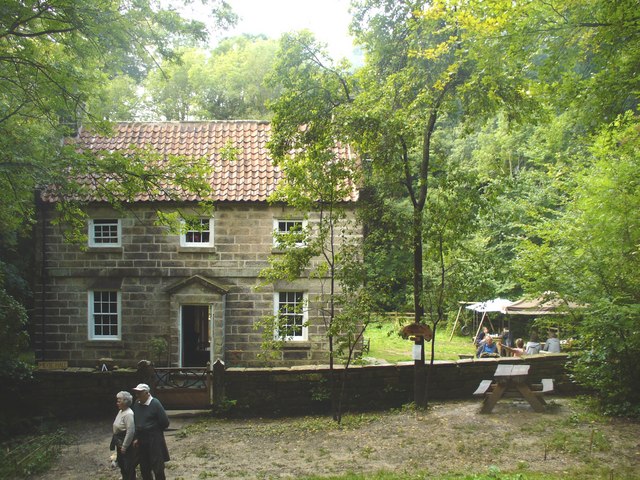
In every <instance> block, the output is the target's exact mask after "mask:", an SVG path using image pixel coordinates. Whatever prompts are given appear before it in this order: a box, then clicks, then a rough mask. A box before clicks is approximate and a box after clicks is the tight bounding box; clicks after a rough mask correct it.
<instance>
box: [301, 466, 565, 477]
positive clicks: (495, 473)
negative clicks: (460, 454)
mask: <svg viewBox="0 0 640 480" xmlns="http://www.w3.org/2000/svg"><path fill="white" fill-rule="evenodd" d="M426 479H432V480H565V479H566V477H565V476H561V475H549V474H541V473H526V474H524V473H502V472H501V471H500V470H499V469H498V468H496V467H489V468H488V469H487V473H480V474H450V475H441V476H432V475H429V474H427V473H422V472H414V473H392V472H379V473H374V474H366V475H362V474H355V473H346V474H344V475H339V476H332V477H316V476H313V477H303V478H300V479H299V480H426Z"/></svg>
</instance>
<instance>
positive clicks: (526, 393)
mask: <svg viewBox="0 0 640 480" xmlns="http://www.w3.org/2000/svg"><path fill="white" fill-rule="evenodd" d="M529 367H530V365H507V364H500V365H498V368H496V371H495V373H494V374H493V381H491V380H483V381H482V382H481V383H480V386H479V387H478V389H477V390H476V391H475V393H474V394H475V395H484V401H483V403H482V408H481V410H480V413H491V412H492V411H493V407H495V406H496V403H498V400H500V399H501V398H502V397H503V396H504V394H505V393H507V392H517V393H518V394H520V396H522V397H523V398H524V399H525V400H526V401H527V402H529V405H531V407H533V409H534V410H535V411H536V412H539V413H541V412H544V409H545V408H544V406H545V404H546V402H545V401H544V398H542V394H543V393H548V392H550V391H553V380H551V379H545V380H543V383H542V386H541V387H540V390H537V391H534V390H532V389H531V387H530V385H529V384H528V382H527V379H528V376H529Z"/></svg>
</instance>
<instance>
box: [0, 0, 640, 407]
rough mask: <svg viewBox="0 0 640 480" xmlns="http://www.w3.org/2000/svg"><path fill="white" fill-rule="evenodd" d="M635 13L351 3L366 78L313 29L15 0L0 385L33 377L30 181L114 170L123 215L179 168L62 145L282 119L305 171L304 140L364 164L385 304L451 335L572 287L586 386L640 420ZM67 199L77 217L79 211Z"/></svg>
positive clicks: (278, 132) (638, 33) (0, 176)
mask: <svg viewBox="0 0 640 480" xmlns="http://www.w3.org/2000/svg"><path fill="white" fill-rule="evenodd" d="M204 3H207V4H208V6H209V9H210V12H211V18H213V19H215V20H216V22H217V23H216V24H217V25H218V27H219V28H220V29H223V28H226V26H228V25H230V24H233V22H234V21H235V16H234V14H233V12H232V11H231V9H230V8H229V5H228V4H227V3H226V2H224V1H223V0H215V1H209V2H204ZM639 6H640V5H639V3H638V1H637V0H616V1H609V0H571V1H567V0H564V1H557V2H556V1H553V0H551V1H542V0H525V1H522V2H513V1H511V0H508V1H507V0H495V1H493V2H483V1H480V0H449V1H444V0H432V1H424V0H403V1H397V0H388V1H387V0H355V1H353V2H352V7H351V12H352V15H353V21H352V25H351V32H352V34H353V36H354V38H355V41H356V43H357V45H358V46H359V47H360V48H361V49H362V51H363V52H364V55H365V57H364V62H363V64H362V65H358V66H353V65H351V64H350V63H349V62H348V60H345V59H331V58H330V57H329V55H328V54H327V51H326V49H325V48H323V45H322V44H320V43H319V42H317V41H316V39H315V38H314V37H313V35H312V34H311V33H310V32H304V31H303V32H291V33H288V34H285V35H283V36H282V38H280V39H269V38H265V37H263V36H248V35H245V36H241V37H235V38H229V39H227V40H225V41H223V42H221V43H220V44H219V45H218V46H217V47H216V48H214V49H209V48H206V39H207V32H206V29H205V26H204V24H203V23H201V22H199V21H193V20H186V19H184V18H182V17H181V16H180V15H179V14H178V13H177V12H176V11H173V10H169V9H166V8H165V9H163V8H160V7H159V6H158V5H157V4H156V2H153V1H151V0H142V1H137V2H126V1H115V2H114V1H109V2H101V1H98V2H96V1H94V0H76V1H74V2H68V1H65V0H30V1H24V2H13V3H9V4H7V5H5V6H3V8H2V9H1V10H0V53H1V55H0V96H1V98H2V101H1V102H0V151H1V152H2V154H1V155H2V157H1V159H0V304H1V305H2V308H1V309H0V362H1V371H2V373H1V375H2V376H3V377H4V378H12V379H16V378H17V379H19V378H24V377H26V376H28V375H29V372H30V369H31V365H30V364H29V362H28V361H25V360H24V358H25V357H24V356H21V355H22V354H23V353H24V351H25V350H28V349H29V339H28V328H27V326H28V315H29V310H30V309H31V308H32V304H33V299H32V291H31V286H32V285H33V280H34V278H35V276H36V275H37V272H35V271H34V258H33V242H32V240H31V238H32V237H31V236H32V228H33V225H34V221H35V211H36V206H37V205H36V203H37V200H36V198H37V194H36V192H37V189H38V188H39V187H41V186H42V185H47V184H56V185H58V188H59V189H60V192H61V194H64V193H78V192H79V188H80V187H79V186H78V185H77V184H75V183H74V182H73V178H77V177H78V176H79V175H82V174H85V173H87V172H99V173H103V174H105V175H107V174H108V175H117V176H118V177H119V178H120V179H121V182H120V183H119V184H118V185H117V186H114V185H106V184H105V185H102V186H101V188H103V190H102V192H103V193H104V194H105V195H107V196H108V197H109V198H111V199H112V200H113V202H114V203H117V204H118V205H119V206H124V205H126V200H127V198H131V197H132V196H133V194H134V193H135V192H137V191H139V190H140V189H146V190H149V191H153V189H154V188H157V187H155V185H157V184H158V183H160V182H157V181H156V180H157V178H158V177H160V176H163V175H166V171H162V170H154V169H153V167H152V166H150V165H149V164H148V163H145V162H144V158H142V159H138V160H136V159H132V158H125V157H122V156H118V155H116V154H114V155H106V156H102V157H100V158H95V157H91V156H87V155H84V154H81V153H79V152H76V151H74V150H73V149H71V148H69V147H68V146H66V145H65V144H64V143H63V142H61V139H63V138H65V137H67V136H70V135H73V133H74V132H75V131H76V129H77V128H79V127H82V128H93V129H98V130H103V131H106V130H107V129H108V127H109V122H112V121H127V120H206V119H248V118H258V119H267V120H272V122H273V131H274V139H273V142H272V152H273V155H274V158H276V160H277V161H280V162H282V165H283V166H284V167H285V168H288V169H291V170H292V171H293V167H294V166H295V165H291V164H288V163H287V162H288V161H290V160H291V159H289V158H287V157H286V155H284V154H283V152H285V150H286V148H288V147H291V146H303V147H305V148H306V149H307V150H308V151H311V152H323V151H326V147H327V145H328V142H329V141H331V142H333V141H335V139H339V140H341V141H345V142H348V143H349V144H350V145H352V146H353V147H354V148H356V149H357V151H358V152H359V153H360V158H361V159H362V165H363V169H362V171H363V174H364V175H363V178H360V179H358V180H359V181H361V182H362V185H363V187H364V188H363V189H362V194H361V197H362V200H361V206H362V212H363V215H362V219H361V221H362V222H363V227H364V229H365V232H366V242H365V245H364V256H363V258H364V269H363V272H362V274H363V275H364V279H365V282H364V284H365V285H366V289H367V291H368V292H369V295H368V298H369V299H373V301H372V302H371V303H372V304H373V305H372V308H375V309H376V310H377V311H385V310H386V311H389V310H393V311H411V312H414V313H415V314H416V316H417V318H418V319H419V320H423V319H424V320H425V321H429V322H430V323H431V324H432V325H433V327H434V328H436V327H437V325H438V324H439V322H441V321H446V320H447V319H450V315H451V314H453V313H455V312H456V311H457V306H458V303H457V302H458V301H459V300H465V299H472V300H479V299H489V298H494V297H497V296H502V297H508V298H519V297H521V296H522V295H532V296H533V295H539V294H542V293H543V292H547V291H553V292H557V294H558V295H560V296H561V298H563V299H565V300H568V301H575V302H577V303H579V304H582V305H585V306H587V308H585V309H583V310H582V311H581V313H580V316H579V317H577V316H575V315H567V316H563V317H562V319H564V320H562V321H563V322H564V324H563V326H562V328H563V331H565V332H569V333H571V334H572V335H574V336H575V337H576V338H578V339H579V345H578V346H579V349H578V350H579V352H580V353H579V354H576V357H575V361H574V374H575V377H576V379H577V380H578V381H580V382H581V383H583V384H585V385H587V386H589V387H591V388H592V389H594V391H595V392H596V394H597V397H598V399H599V400H600V402H601V407H602V408H603V410H604V411H605V412H607V413H611V414H625V415H636V416H637V415H640V384H638V382H637V381H635V379H637V378H638V377H639V376H640V273H639V272H640V268H639V267H640V265H639V263H640V259H639V252H638V248H639V245H640V227H639V225H640V224H639V220H640V208H639V207H640V191H639V188H640V187H639V185H640V168H639V165H638V159H639V154H638V152H639V151H640V149H639V146H640V121H639V118H638V96H639V94H640V79H639V75H638V66H639V65H640V14H639V13H638V12H640V8H638V7H639ZM299 125H307V126H308V128H307V129H306V130H304V131H301V130H300V129H299V128H298V127H299ZM323 159H324V160H323ZM304 161H305V162H308V163H306V164H305V165H304V166H306V167H309V168H311V167H313V166H314V162H315V166H316V167H318V166H319V167H322V166H323V165H322V164H321V162H323V161H325V162H326V157H325V156H323V155H320V154H318V155H315V156H314V155H310V156H308V157H306V158H305V159H304ZM174 166H175V168H176V169H178V168H179V169H180V170H178V171H179V172H181V173H184V175H180V177H181V178H183V179H184V182H185V183H186V184H187V185H186V186H187V187H188V188H190V189H193V190H201V189H204V188H206V186H205V185H200V184H198V183H197V182H195V181H193V176H192V175H190V174H193V173H198V172H201V169H203V168H206V167H205V166H203V165H200V164H197V163H193V164H191V163H189V164H185V162H180V161H179V160H176V163H175V164H174ZM298 166H300V165H298ZM348 171H349V170H348V169H347V172H348ZM142 172H144V175H143V174H141V173H142ZM342 173H343V174H344V173H345V172H342ZM114 189H115V190H114ZM59 208H60V210H61V213H62V214H63V218H64V219H65V221H68V222H71V223H72V224H75V225H81V224H82V218H83V217H82V204H81V203H79V202H71V201H70V202H61V203H60V205H59ZM74 222H75V223H74ZM70 240H73V238H71V239H70Z"/></svg>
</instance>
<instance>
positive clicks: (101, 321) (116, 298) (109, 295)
mask: <svg viewBox="0 0 640 480" xmlns="http://www.w3.org/2000/svg"><path fill="white" fill-rule="evenodd" d="M88 303H89V339H90V340H120V335H121V334H120V329H121V318H120V311H121V299H120V292H119V291H118V290H90V291H89V302H88Z"/></svg>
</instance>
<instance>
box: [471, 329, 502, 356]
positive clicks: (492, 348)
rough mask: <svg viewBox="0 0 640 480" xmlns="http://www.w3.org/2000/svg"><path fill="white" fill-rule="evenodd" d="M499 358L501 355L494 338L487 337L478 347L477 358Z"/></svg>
mask: <svg viewBox="0 0 640 480" xmlns="http://www.w3.org/2000/svg"><path fill="white" fill-rule="evenodd" d="M499 356H500V354H499V353H498V347H497V345H496V344H495V343H494V341H493V338H492V337H491V335H486V336H485V339H484V342H483V343H482V344H481V345H480V346H479V347H478V350H477V352H476V357H478V358H482V357H499Z"/></svg>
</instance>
